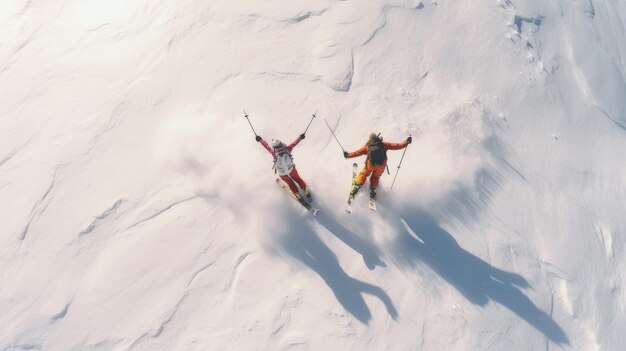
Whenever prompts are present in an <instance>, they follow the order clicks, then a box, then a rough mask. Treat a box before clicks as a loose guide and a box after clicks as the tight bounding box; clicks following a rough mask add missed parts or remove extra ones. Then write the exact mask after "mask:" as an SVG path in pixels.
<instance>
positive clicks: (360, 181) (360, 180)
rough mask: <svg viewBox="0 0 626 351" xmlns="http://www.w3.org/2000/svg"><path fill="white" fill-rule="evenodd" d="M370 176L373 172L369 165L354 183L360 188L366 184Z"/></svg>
mask: <svg viewBox="0 0 626 351" xmlns="http://www.w3.org/2000/svg"><path fill="white" fill-rule="evenodd" d="M370 174H372V170H371V169H369V168H368V167H367V165H365V166H363V169H362V170H361V172H359V174H358V175H357V176H356V178H355V179H354V183H355V184H357V185H358V186H363V184H365V180H366V179H367V177H369V175H370Z"/></svg>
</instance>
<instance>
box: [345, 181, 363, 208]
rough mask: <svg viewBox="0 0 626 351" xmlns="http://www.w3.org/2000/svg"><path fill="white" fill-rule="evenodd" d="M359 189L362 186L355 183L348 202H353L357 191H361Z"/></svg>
mask: <svg viewBox="0 0 626 351" xmlns="http://www.w3.org/2000/svg"><path fill="white" fill-rule="evenodd" d="M359 189H361V186H360V185H358V184H353V185H352V189H350V196H348V203H349V204H350V203H352V200H354V198H355V197H356V193H358V192H359Z"/></svg>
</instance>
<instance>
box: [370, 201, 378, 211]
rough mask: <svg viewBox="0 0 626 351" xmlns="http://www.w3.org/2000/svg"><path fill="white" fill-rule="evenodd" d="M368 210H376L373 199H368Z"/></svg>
mask: <svg viewBox="0 0 626 351" xmlns="http://www.w3.org/2000/svg"><path fill="white" fill-rule="evenodd" d="M370 210H372V211H377V210H376V200H374V199H370Z"/></svg>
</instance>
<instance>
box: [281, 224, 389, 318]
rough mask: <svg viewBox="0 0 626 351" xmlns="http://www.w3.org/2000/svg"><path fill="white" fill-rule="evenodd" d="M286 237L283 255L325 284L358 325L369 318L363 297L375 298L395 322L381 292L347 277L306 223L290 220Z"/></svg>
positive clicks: (370, 316)
mask: <svg viewBox="0 0 626 351" xmlns="http://www.w3.org/2000/svg"><path fill="white" fill-rule="evenodd" d="M290 217H291V218H293V217H297V216H289V217H288V219H286V220H287V221H289V222H291V223H288V228H289V230H290V232H289V233H287V234H286V235H284V236H283V237H282V239H281V240H280V244H281V246H282V247H283V248H284V249H285V251H286V253H287V254H289V255H290V256H292V257H293V258H295V259H297V260H298V261H300V262H302V263H303V264H305V265H306V266H308V267H309V268H311V269H312V270H313V271H314V272H315V273H317V274H319V276H320V277H321V278H322V280H324V282H325V283H326V285H328V287H329V288H330V289H331V290H332V292H333V294H334V295H335V297H336V298H337V301H339V303H340V304H341V305H342V306H343V307H344V308H345V309H346V311H348V312H349V313H350V314H352V315H353V316H354V317H355V318H357V319H358V320H359V321H361V322H363V323H365V324H367V323H368V322H369V321H370V319H371V318H372V313H371V312H370V309H369V308H368V306H367V304H366V303H365V300H364V299H363V294H364V293H366V294H370V295H374V296H376V297H377V298H379V299H380V300H381V301H382V302H383V304H384V305H385V307H386V309H387V312H388V313H389V315H391V317H392V318H393V319H396V318H397V316H398V312H397V310H396V308H395V307H394V305H393V302H392V301H391V299H390V298H389V296H388V295H387V293H385V291H384V290H383V289H381V288H380V287H378V286H375V285H372V284H368V283H365V282H362V281H360V280H357V279H354V278H352V277H350V276H349V275H348V274H347V273H346V272H345V271H344V270H343V269H342V268H341V266H340V265H339V260H338V259H337V256H336V255H335V254H334V253H333V252H332V251H331V250H330V248H328V246H326V244H324V242H322V240H321V239H320V238H319V237H318V236H317V234H316V233H315V232H314V231H313V230H312V228H311V226H310V225H309V224H307V223H302V222H301V221H298V219H297V218H294V219H289V218H290Z"/></svg>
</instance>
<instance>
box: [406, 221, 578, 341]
mask: <svg viewBox="0 0 626 351" xmlns="http://www.w3.org/2000/svg"><path fill="white" fill-rule="evenodd" d="M399 221H400V223H401V224H400V225H399V226H398V228H397V229H398V232H399V235H398V237H397V238H396V240H395V242H394V250H395V251H396V254H397V258H399V259H400V260H405V262H404V263H405V264H408V265H409V266H412V267H414V266H416V265H417V264H418V263H420V262H421V263H423V264H426V265H427V266H428V267H430V268H431V269H432V270H433V271H434V272H435V273H437V274H438V275H439V276H440V277H441V278H443V279H444V280H446V281H447V282H448V283H449V284H450V285H452V286H453V287H454V288H455V289H457V290H458V291H459V292H460V293H461V294H462V295H463V296H464V297H465V298H466V299H467V300H469V301H471V302H472V303H474V304H476V305H479V306H485V305H487V304H488V303H489V301H494V302H497V303H499V304H500V305H502V306H504V307H506V308H507V309H508V310H510V311H511V312H513V313H515V314H516V315H518V316H519V317H520V318H522V319H524V320H525V321H526V322H527V323H528V324H530V325H531V326H532V327H534V328H535V329H537V330H538V331H539V332H541V333H543V334H544V335H545V336H546V337H547V338H548V339H550V340H551V341H552V342H554V343H556V344H558V345H569V339H568V337H567V335H566V334H565V332H564V331H563V329H561V327H560V326H559V325H558V324H557V323H556V322H555V321H554V320H553V319H552V318H551V317H550V316H549V315H548V314H547V313H545V312H544V311H542V310H540V309H539V308H538V307H537V306H536V305H535V304H533V302H532V301H531V300H530V299H529V298H528V297H527V296H526V295H524V293H523V292H522V290H521V289H523V288H531V286H530V284H528V282H527V281H526V279H524V277H522V276H521V275H519V274H515V273H511V272H506V271H503V270H501V269H498V268H496V267H493V266H491V265H490V264H488V263H487V262H485V261H483V260H481V259H480V258H478V257H477V256H474V255H473V254H471V253H470V252H468V251H465V250H464V249H463V248H462V247H461V246H460V245H459V244H458V243H457V242H456V240H455V239H454V238H453V237H452V235H451V234H450V233H448V232H447V231H445V230H444V229H442V228H441V227H440V226H439V225H438V224H437V222H436V220H435V219H434V218H433V217H432V216H431V215H430V214H429V213H427V212H425V211H423V210H417V211H412V212H411V213H410V214H408V213H405V214H403V215H401V216H400V218H399Z"/></svg>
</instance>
